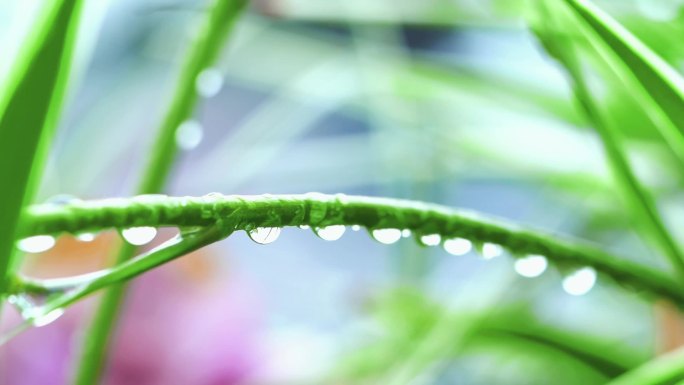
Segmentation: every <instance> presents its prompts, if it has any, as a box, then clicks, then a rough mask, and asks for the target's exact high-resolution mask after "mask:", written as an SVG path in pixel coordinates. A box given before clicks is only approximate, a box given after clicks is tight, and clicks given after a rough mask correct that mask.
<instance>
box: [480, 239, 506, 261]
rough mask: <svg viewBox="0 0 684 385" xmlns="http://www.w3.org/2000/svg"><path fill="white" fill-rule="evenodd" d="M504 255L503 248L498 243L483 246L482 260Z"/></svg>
mask: <svg viewBox="0 0 684 385" xmlns="http://www.w3.org/2000/svg"><path fill="white" fill-rule="evenodd" d="M502 253H503V247H501V245H497V244H496V243H489V242H486V243H485V244H484V245H482V258H484V259H492V258H496V257H498V256H500V255H501V254H502Z"/></svg>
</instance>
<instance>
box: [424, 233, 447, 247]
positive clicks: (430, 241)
mask: <svg viewBox="0 0 684 385" xmlns="http://www.w3.org/2000/svg"><path fill="white" fill-rule="evenodd" d="M420 242H421V243H422V244H424V245H425V246H437V245H439V244H440V243H441V242H442V237H441V236H440V235H439V234H427V235H423V236H421V237H420Z"/></svg>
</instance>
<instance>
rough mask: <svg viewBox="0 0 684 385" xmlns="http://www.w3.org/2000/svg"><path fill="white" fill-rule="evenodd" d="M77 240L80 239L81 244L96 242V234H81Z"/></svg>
mask: <svg viewBox="0 0 684 385" xmlns="http://www.w3.org/2000/svg"><path fill="white" fill-rule="evenodd" d="M76 239H78V240H79V241H81V242H92V241H94V240H95V234H94V233H81V234H78V235H76Z"/></svg>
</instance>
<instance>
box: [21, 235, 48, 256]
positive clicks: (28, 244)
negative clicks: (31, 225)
mask: <svg viewBox="0 0 684 385" xmlns="http://www.w3.org/2000/svg"><path fill="white" fill-rule="evenodd" d="M54 245H55V237H53V236H51V235H35V236H33V237H28V238H24V239H20V240H19V241H17V248H19V250H21V251H23V252H25V253H42V252H44V251H48V250H50V249H51V248H52V247H53V246H54Z"/></svg>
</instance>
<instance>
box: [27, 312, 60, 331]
mask: <svg viewBox="0 0 684 385" xmlns="http://www.w3.org/2000/svg"><path fill="white" fill-rule="evenodd" d="M62 314H64V309H55V310H52V311H50V312H48V313H46V314H41V315H39V316H36V317H34V318H33V322H32V323H33V326H36V327H41V326H46V325H49V324H51V323H53V322H55V321H56V320H57V319H58V318H59V317H61V316H62Z"/></svg>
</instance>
